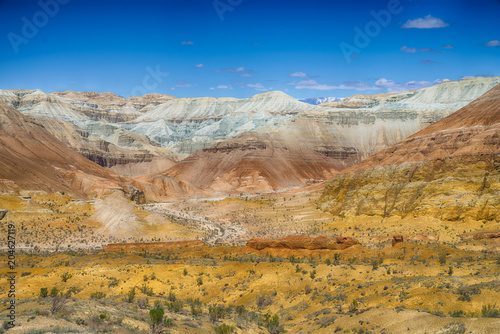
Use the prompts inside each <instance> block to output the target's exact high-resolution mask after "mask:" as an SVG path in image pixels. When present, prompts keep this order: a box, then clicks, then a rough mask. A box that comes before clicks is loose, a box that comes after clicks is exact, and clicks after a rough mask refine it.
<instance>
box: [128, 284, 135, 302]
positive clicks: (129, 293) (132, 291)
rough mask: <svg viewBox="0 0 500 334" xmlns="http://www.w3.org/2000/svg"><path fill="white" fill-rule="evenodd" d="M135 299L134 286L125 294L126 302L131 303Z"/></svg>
mask: <svg viewBox="0 0 500 334" xmlns="http://www.w3.org/2000/svg"><path fill="white" fill-rule="evenodd" d="M134 299H135V286H134V287H133V288H132V289H130V291H129V292H128V293H127V302H128V303H133V302H134Z"/></svg>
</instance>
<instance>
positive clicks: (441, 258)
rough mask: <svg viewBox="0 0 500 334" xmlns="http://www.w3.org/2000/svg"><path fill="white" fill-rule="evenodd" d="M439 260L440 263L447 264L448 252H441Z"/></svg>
mask: <svg viewBox="0 0 500 334" xmlns="http://www.w3.org/2000/svg"><path fill="white" fill-rule="evenodd" d="M438 261H439V264H441V265H443V264H446V254H445V253H441V254H439V258H438Z"/></svg>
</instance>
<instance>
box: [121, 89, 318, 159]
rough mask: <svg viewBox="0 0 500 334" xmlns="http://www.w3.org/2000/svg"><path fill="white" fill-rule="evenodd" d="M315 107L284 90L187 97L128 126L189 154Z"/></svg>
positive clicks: (273, 125)
mask: <svg viewBox="0 0 500 334" xmlns="http://www.w3.org/2000/svg"><path fill="white" fill-rule="evenodd" d="M311 108H313V109H314V108H319V107H316V106H311V105H309V104H306V103H302V102H299V101H297V100H295V99H294V98H292V97H291V96H288V95H286V94H285V93H282V92H268V93H263V94H258V95H255V96H253V97H251V98H249V99H234V98H212V97H204V98H185V99H176V100H172V101H169V102H166V103H164V104H161V105H158V106H157V107H155V108H153V109H152V110H151V111H149V112H147V113H146V114H144V115H142V116H141V117H139V118H137V119H136V120H134V121H132V122H129V124H127V125H124V128H126V129H128V130H131V131H133V132H137V133H142V134H146V135H147V136H148V137H150V138H151V139H153V140H155V141H157V142H159V143H161V144H162V145H163V146H164V147H166V148H168V149H171V150H172V151H174V152H178V153H180V154H183V155H189V154H193V153H195V152H197V151H199V150H202V149H204V148H207V147H210V146H212V145H213V144H215V143H217V142H219V141H222V140H226V139H230V138H233V137H235V136H237V135H239V134H242V133H243V132H248V131H254V132H261V133H265V132H269V131H272V130H273V129H275V128H276V127H277V126H279V125H281V124H284V123H285V122H287V121H289V120H291V119H293V118H294V117H295V116H296V115H298V114H299V113H301V112H303V111H304V110H309V109H311Z"/></svg>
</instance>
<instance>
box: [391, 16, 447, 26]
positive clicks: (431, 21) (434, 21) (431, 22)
mask: <svg viewBox="0 0 500 334" xmlns="http://www.w3.org/2000/svg"><path fill="white" fill-rule="evenodd" d="M447 26H449V24H448V23H445V22H444V21H443V20H441V19H439V18H437V17H433V16H432V15H427V16H426V17H424V18H418V19H415V20H408V21H407V22H406V23H405V24H403V25H402V26H401V28H404V29H409V28H416V29H432V28H444V27H447Z"/></svg>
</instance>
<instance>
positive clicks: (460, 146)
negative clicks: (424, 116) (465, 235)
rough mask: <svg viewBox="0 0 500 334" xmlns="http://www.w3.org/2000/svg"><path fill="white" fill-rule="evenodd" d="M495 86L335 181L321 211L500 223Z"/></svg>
mask: <svg viewBox="0 0 500 334" xmlns="http://www.w3.org/2000/svg"><path fill="white" fill-rule="evenodd" d="M499 185H500V86H496V87H494V88H493V89H491V90H490V91H488V92H487V93H486V94H484V95H483V96H481V97H480V98H478V99H477V100H475V101H474V102H472V103H470V104H469V105H467V106H466V107H464V108H462V109H460V110H459V111H457V112H456V113H454V114H452V115H450V116H448V117H446V118H444V119H443V120H441V121H439V122H436V123H435V124H433V125H431V126H429V127H428V128H426V129H424V130H422V131H420V132H418V133H416V134H414V135H412V136H411V137H409V138H408V139H406V140H404V141H402V142H400V143H398V144H396V145H393V146H391V147H390V148H388V149H386V150H383V151H381V152H379V153H377V154H374V155H373V156H371V157H369V158H367V159H366V160H364V161H363V162H361V163H360V164H357V165H355V166H353V167H351V168H349V169H347V170H345V171H343V172H342V175H339V176H336V177H334V178H333V179H332V180H331V181H330V182H329V183H328V185H327V186H326V188H325V190H324V192H323V194H322V196H321V198H320V200H319V203H318V205H319V207H320V208H322V209H324V210H327V211H329V212H332V213H333V214H335V215H339V216H348V215H354V216H355V215H362V214H365V215H377V216H382V217H388V216H393V215H397V216H402V217H404V216H407V215H415V216H431V217H436V218H438V219H442V220H464V219H474V220H495V219H498V218H500V209H499V208H500V186H499Z"/></svg>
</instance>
